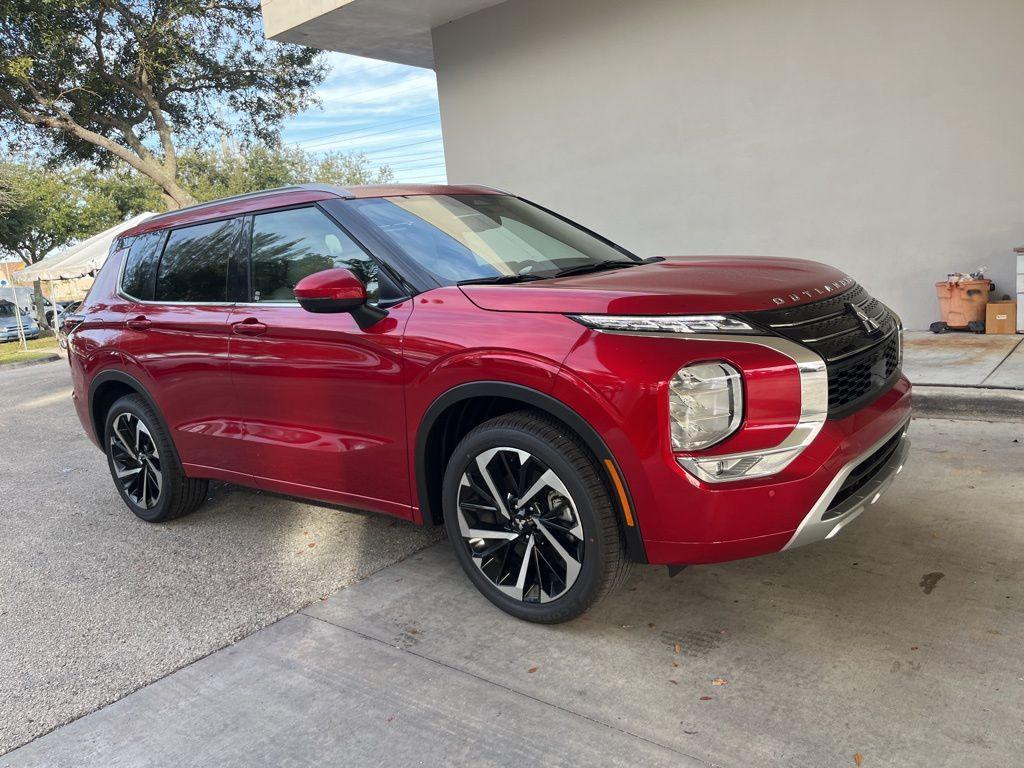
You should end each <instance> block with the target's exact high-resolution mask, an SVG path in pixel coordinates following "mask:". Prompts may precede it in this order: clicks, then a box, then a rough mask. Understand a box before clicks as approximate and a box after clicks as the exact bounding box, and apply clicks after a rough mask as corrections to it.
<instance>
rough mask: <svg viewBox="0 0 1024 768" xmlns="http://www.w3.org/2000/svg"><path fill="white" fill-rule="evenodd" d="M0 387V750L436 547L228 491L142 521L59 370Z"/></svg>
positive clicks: (329, 511)
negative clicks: (155, 521) (192, 508)
mask: <svg viewBox="0 0 1024 768" xmlns="http://www.w3.org/2000/svg"><path fill="white" fill-rule="evenodd" d="M0 384H2V391H3V395H4V397H3V404H2V405H0V754H2V753H3V752H6V751H7V750H10V749H12V748H13V747H16V746H18V745H19V744H23V743H24V742H26V741H28V740H29V739H31V738H33V737H35V736H38V735H39V734H41V733H45V732H47V731H49V730H51V729H52V728H54V727H55V726H57V725H60V724H62V723H65V722H68V721H69V720H71V719H73V718H75V717H79V716H81V715H83V714H85V713H87V712H90V711H92V710H94V709H96V708H97V707H100V706H102V705H104V704H107V703H109V702H111V701H114V700H116V699H118V698H120V697H122V696H124V695H125V694H126V693H129V692H130V691H133V690H135V689H136V688H139V687H140V686H142V685H145V684H146V683H149V682H151V681H153V680H156V679H158V678H160V677H163V676H164V675H166V674H167V673H169V672H172V671H173V670H175V669H178V668H179V667H181V666H183V665H185V664H188V663H189V662H191V661H194V660H196V659H198V658H200V657H202V656H205V655H206V654H208V653H210V652H211V651H213V650H216V649H217V648H220V647H222V646H224V645H226V644H228V643H231V642H232V641H234V640H237V639H238V638H240V637H243V636H245V635H247V634H249V633H251V632H252V631H253V630H256V629H259V628H260V627H263V626H266V625H267V624H269V623H270V622H272V621H275V620H276V619H279V618H281V617H282V616H285V615H287V614H289V613H291V612H293V611H294V610H296V609H297V608H300V607H302V606H304V605H307V604H308V603H310V602H311V601H313V600H319V599H320V598H321V597H323V596H326V595H327V594H329V593H331V592H333V591H334V590H336V589H338V588H339V587H343V586H345V585H347V584H351V583H353V582H355V581H357V580H358V579H360V578H363V577H365V576H366V575H368V574H370V573H372V572H374V571H376V570H378V569H380V568H382V567H383V566H385V565H388V564H390V563H393V562H395V561H396V560H400V559H401V558H403V557H405V556H406V555H408V554H409V553H410V552H415V551H416V550H418V549H421V548H422V547H424V546H426V545H427V544H429V543H431V542H432V541H435V540H436V539H437V537H438V533H437V532H436V531H429V530H425V529H423V528H419V527H416V526H412V525H408V524H405V523H402V522H399V521H396V520H394V519H391V518H386V517H381V516H378V515H371V514H363V513H358V512H350V511H343V510H341V509H339V508H331V507H323V506H313V505H310V504H304V503H301V502H297V501H294V500H291V499H285V498H280V497H276V496H271V495H267V494H260V493H258V492H255V491H247V490H241V489H237V488H233V487H228V486H216V487H213V488H212V498H211V499H209V500H208V501H207V503H206V504H205V505H204V506H203V507H201V508H200V510H199V511H198V512H196V513H195V514H193V515H191V516H189V517H187V518H184V519H181V520H176V521H174V522H172V523H167V524H164V525H148V524H146V523H143V522H141V521H140V520H137V519H136V518H135V517H134V516H133V515H132V514H131V513H130V512H129V511H128V510H127V508H126V507H125V506H124V504H123V502H122V501H121V500H120V498H119V497H118V496H117V493H116V491H115V490H114V486H113V484H112V483H111V481H110V475H109V473H108V472H107V464H106V459H105V458H104V456H103V454H102V453H101V452H100V451H98V450H97V449H96V448H95V447H94V446H93V445H92V443H90V442H89V440H88V439H87V438H86V436H85V433H84V432H83V431H82V427H81V425H80V424H79V423H78V419H77V417H76V416H75V414H74V410H73V407H72V404H71V399H70V391H71V384H70V376H69V373H68V366H67V362H66V361H65V360H61V361H59V362H53V363H45V364H42V365H35V366H31V367H28V368H19V369H15V370H2V369H0Z"/></svg>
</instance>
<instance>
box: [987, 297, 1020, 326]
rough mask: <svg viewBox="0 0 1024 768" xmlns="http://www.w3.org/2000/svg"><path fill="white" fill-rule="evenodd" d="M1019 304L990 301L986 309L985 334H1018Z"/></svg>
mask: <svg viewBox="0 0 1024 768" xmlns="http://www.w3.org/2000/svg"><path fill="white" fill-rule="evenodd" d="M1016 332H1017V302H1016V301H990V302H989V303H988V306H987V307H985V333H1016Z"/></svg>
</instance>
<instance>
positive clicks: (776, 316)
mask: <svg viewBox="0 0 1024 768" xmlns="http://www.w3.org/2000/svg"><path fill="white" fill-rule="evenodd" d="M863 318H867V319H868V321H869V324H871V323H873V324H875V325H877V329H875V330H871V331H869V329H868V328H867V327H866V325H865V322H864V319H863ZM746 319H748V320H750V321H752V322H754V323H756V324H758V325H760V326H762V327H764V328H767V329H769V330H771V331H773V332H774V333H777V334H779V335H780V336H785V337H786V338H788V339H792V340H793V341H796V342H799V343H800V344H802V345H803V346H805V347H808V348H810V349H812V350H813V351H814V352H816V353H817V354H819V355H821V357H822V359H823V360H824V361H825V365H826V367H827V369H828V413H829V416H830V417H831V418H842V417H843V416H846V415H848V414H850V413H853V412H854V411H856V410H858V409H859V408H863V407H864V406H865V405H868V404H869V403H870V402H871V401H872V400H874V399H875V398H876V397H878V396H879V395H880V394H882V393H883V392H885V391H886V390H887V389H889V387H891V386H892V385H893V384H894V383H895V381H896V379H897V378H898V376H899V369H900V359H899V357H900V351H899V350H900V348H899V343H900V342H899V321H898V320H897V318H896V315H894V314H893V313H892V312H891V311H890V310H889V308H888V307H886V306H885V305H884V304H882V302H880V301H879V300H878V299H876V298H873V297H872V296H870V295H869V294H868V292H867V291H865V290H864V289H863V288H862V287H861V286H859V285H855V286H853V287H851V288H849V289H848V290H846V291H843V292H842V293H840V294H837V295H835V296H830V297H828V298H827V299H823V300H821V301H814V302H811V303H809V304H802V305H800V306H796V307H786V308H784V309H771V310H766V311H764V312H754V313H750V314H748V315H746Z"/></svg>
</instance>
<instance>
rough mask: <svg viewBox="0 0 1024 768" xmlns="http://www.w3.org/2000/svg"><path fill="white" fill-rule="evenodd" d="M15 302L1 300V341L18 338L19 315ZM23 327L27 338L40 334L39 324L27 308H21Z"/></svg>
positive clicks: (36, 336) (33, 337)
mask: <svg viewBox="0 0 1024 768" xmlns="http://www.w3.org/2000/svg"><path fill="white" fill-rule="evenodd" d="M16 311H17V309H16V307H15V305H14V304H12V303H11V302H9V301H0V341H17V340H18V317H17V315H15V314H14V313H15V312H16ZM21 329H22V333H24V334H25V338H26V339H35V338H38V336H39V326H38V325H37V324H36V321H35V319H34V318H33V317H32V315H30V314H29V313H28V312H26V311H25V310H21Z"/></svg>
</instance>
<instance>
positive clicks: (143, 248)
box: [121, 232, 167, 301]
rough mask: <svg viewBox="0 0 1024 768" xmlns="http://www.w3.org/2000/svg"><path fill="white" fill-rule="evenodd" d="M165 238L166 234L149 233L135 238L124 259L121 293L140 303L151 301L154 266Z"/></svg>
mask: <svg viewBox="0 0 1024 768" xmlns="http://www.w3.org/2000/svg"><path fill="white" fill-rule="evenodd" d="M166 236H167V233H166V232H150V233H149V234H148V235H140V236H139V237H136V238H135V242H133V243H132V245H131V250H129V251H128V255H127V256H126V257H125V263H124V274H123V275H122V277H121V291H122V292H124V293H125V294H126V295H128V296H131V297H132V298H135V299H140V300H142V301H150V300H152V298H153V280H154V278H155V277H156V265H157V262H159V261H160V249H161V248H162V247H163V244H164V237H166Z"/></svg>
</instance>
